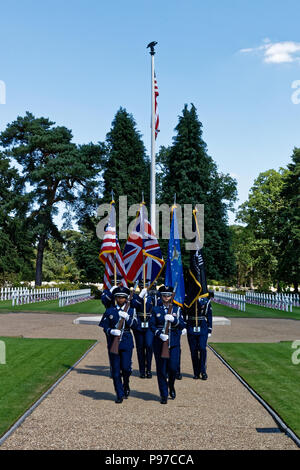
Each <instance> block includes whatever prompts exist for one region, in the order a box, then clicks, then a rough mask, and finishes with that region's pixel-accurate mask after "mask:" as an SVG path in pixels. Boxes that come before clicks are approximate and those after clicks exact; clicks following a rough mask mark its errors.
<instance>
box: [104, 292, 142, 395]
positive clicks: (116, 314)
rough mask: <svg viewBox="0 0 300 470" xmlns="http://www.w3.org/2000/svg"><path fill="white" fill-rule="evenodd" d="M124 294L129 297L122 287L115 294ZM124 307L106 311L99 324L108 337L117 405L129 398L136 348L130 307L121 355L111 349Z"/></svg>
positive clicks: (135, 321)
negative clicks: (130, 378)
mask: <svg viewBox="0 0 300 470" xmlns="http://www.w3.org/2000/svg"><path fill="white" fill-rule="evenodd" d="M124 292H126V293H127V296H128V292H129V289H127V288H125V287H120V288H118V289H117V290H116V291H115V292H114V296H118V295H119V296H124ZM122 294H123V295H122ZM124 306H125V305H124ZM124 306H122V307H120V306H119V305H116V306H114V307H109V308H108V309H106V311H105V313H104V315H103V317H102V319H101V321H100V323H99V326H101V327H102V328H103V330H104V332H105V334H106V337H107V347H108V354H109V360H110V365H111V373H112V379H113V382H114V388H115V391H116V395H117V400H116V403H121V402H122V400H123V397H125V398H127V397H128V395H129V391H130V388H129V377H130V375H131V372H132V367H131V366H132V351H133V348H134V344H133V338H132V334H131V331H130V329H131V328H132V329H134V328H136V326H137V319H136V313H135V309H133V308H132V307H130V308H129V309H128V311H127V314H128V318H127V319H126V320H125V324H124V329H123V330H122V332H121V337H120V338H121V339H120V343H119V353H118V354H113V353H111V352H110V347H111V345H112V343H113V340H114V338H115V336H114V334H113V333H114V332H115V330H116V329H117V327H118V323H119V320H120V318H121V316H120V313H122V312H123V313H124ZM122 377H123V382H122Z"/></svg>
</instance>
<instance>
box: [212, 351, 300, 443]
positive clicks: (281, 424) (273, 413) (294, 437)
mask: <svg viewBox="0 0 300 470" xmlns="http://www.w3.org/2000/svg"><path fill="white" fill-rule="evenodd" d="M207 346H208V348H209V349H210V350H211V351H212V352H213V353H214V354H215V355H216V356H217V358H218V359H220V361H221V362H222V363H223V364H224V365H225V366H226V367H227V368H228V369H229V370H230V371H231V372H232V373H233V374H234V375H235V377H236V378H237V379H238V380H239V381H240V382H241V383H242V384H243V385H244V387H246V388H247V390H248V391H249V392H250V393H251V394H252V395H253V396H254V397H255V398H256V399H257V400H258V401H259V402H260V404H261V405H262V406H263V407H264V408H265V409H266V410H267V411H268V412H269V413H270V415H271V416H272V418H273V419H274V420H275V422H276V423H277V424H278V426H279V428H280V429H281V430H282V431H283V432H284V433H285V434H287V435H288V436H289V437H290V438H291V439H292V440H293V441H294V442H295V444H297V446H298V447H300V439H299V437H298V436H297V435H296V434H295V433H294V432H293V431H292V430H291V429H290V428H289V427H288V426H287V425H286V424H285V422H284V421H283V420H282V418H281V417H280V416H279V415H278V414H277V413H276V411H275V410H274V409H273V408H272V407H271V406H270V405H269V404H268V403H267V402H266V401H265V400H264V399H263V398H262V397H261V396H260V395H259V394H258V393H257V392H256V391H255V390H254V389H253V388H252V387H251V386H250V385H249V384H248V383H247V382H246V381H245V380H244V379H243V378H242V377H241V376H240V375H239V374H238V373H237V372H236V371H235V370H234V369H233V368H232V367H231V366H230V365H229V364H228V362H226V361H225V359H224V358H223V357H222V356H221V355H220V354H219V353H217V351H215V349H214V348H213V347H212V346H210V345H209V344H208V345H207Z"/></svg>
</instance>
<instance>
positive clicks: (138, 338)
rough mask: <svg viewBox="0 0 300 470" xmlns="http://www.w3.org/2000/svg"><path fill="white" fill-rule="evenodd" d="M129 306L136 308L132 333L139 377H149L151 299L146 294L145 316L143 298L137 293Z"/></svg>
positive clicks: (151, 339)
mask: <svg viewBox="0 0 300 470" xmlns="http://www.w3.org/2000/svg"><path fill="white" fill-rule="evenodd" d="M131 306H132V307H135V308H136V315H137V327H136V328H135V329H134V331H133V334H134V338H135V345H136V352H137V358H138V364H139V372H140V378H141V379H144V378H145V377H147V378H148V379H151V377H152V372H151V365H152V356H153V346H152V343H153V336H154V335H153V332H152V331H151V329H150V325H149V321H150V316H151V310H152V308H153V299H152V297H151V296H147V299H146V316H145V315H144V299H143V298H141V297H140V296H139V295H135V296H134V297H133V300H132V302H131Z"/></svg>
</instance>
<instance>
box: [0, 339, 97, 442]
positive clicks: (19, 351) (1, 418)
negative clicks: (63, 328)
mask: <svg viewBox="0 0 300 470" xmlns="http://www.w3.org/2000/svg"><path fill="white" fill-rule="evenodd" d="M0 341H3V342H4V344H5V351H6V363H5V364H0V384H1V385H0V436H1V435H3V434H4V433H5V432H6V431H7V430H8V429H9V428H10V427H11V426H12V425H13V423H14V422H15V421H17V419H18V418H19V417H20V416H22V415H23V414H24V413H25V411H26V410H27V409H28V408H30V406H31V405H32V404H33V403H34V402H35V401H36V400H37V399H38V398H39V397H40V396H41V395H42V394H43V393H44V392H45V391H46V390H48V388H49V387H50V386H51V385H52V384H53V383H54V382H55V381H56V380H57V379H58V378H59V377H61V376H62V375H63V374H64V373H65V372H66V371H67V370H68V369H69V368H70V367H71V366H72V365H73V364H75V362H76V361H77V360H78V359H79V358H80V357H81V356H82V355H83V354H84V353H85V352H86V351H87V350H88V349H89V348H90V347H91V346H92V345H93V344H94V343H95V340H73V339H32V338H12V337H0Z"/></svg>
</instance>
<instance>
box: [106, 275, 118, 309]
mask: <svg viewBox="0 0 300 470" xmlns="http://www.w3.org/2000/svg"><path fill="white" fill-rule="evenodd" d="M122 280H123V278H122V276H120V275H119V274H117V285H116V286H112V287H111V288H110V289H104V291H103V292H102V295H101V301H102V303H103V305H104V307H105V308H109V307H113V306H114V305H115V299H114V294H113V293H114V290H115V289H116V288H117V287H120V286H121V285H122ZM110 282H111V284H113V283H114V276H110Z"/></svg>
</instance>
